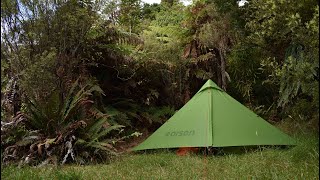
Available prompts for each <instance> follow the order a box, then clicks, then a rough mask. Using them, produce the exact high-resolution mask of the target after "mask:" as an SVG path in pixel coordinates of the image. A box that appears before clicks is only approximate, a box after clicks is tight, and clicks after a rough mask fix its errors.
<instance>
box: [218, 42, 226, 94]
mask: <svg viewBox="0 0 320 180" xmlns="http://www.w3.org/2000/svg"><path fill="white" fill-rule="evenodd" d="M219 54H220V72H219V74H220V75H221V84H219V86H220V87H221V88H222V89H223V90H225V91H226V89H227V81H226V60H225V57H226V53H225V51H224V50H222V49H221V48H219Z"/></svg>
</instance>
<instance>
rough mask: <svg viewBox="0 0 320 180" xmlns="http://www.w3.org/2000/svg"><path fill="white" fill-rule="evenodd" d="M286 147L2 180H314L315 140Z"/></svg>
mask: <svg viewBox="0 0 320 180" xmlns="http://www.w3.org/2000/svg"><path fill="white" fill-rule="evenodd" d="M295 138H296V139H297V140H298V145H297V146H295V147H293V148H289V149H276V148H267V149H263V150H255V151H251V152H248V153H242V154H234V153H228V154H225V155H219V156H203V155H189V156H183V157H180V156H177V155H175V153H174V151H169V150H157V151H151V152H150V151H148V153H146V152H143V153H139V154H137V153H135V154H134V153H132V154H126V155H123V156H120V157H118V158H116V159H114V160H113V162H111V163H110V164H100V165H89V166H76V165H70V166H62V167H53V166H47V167H44V168H35V167H23V168H18V167H14V166H9V167H5V168H1V178H2V179H59V180H60V179H62V180H63V179H93V180H98V179H319V142H318V140H319V136H318V135H316V136H310V135H309V136H307V135H300V136H297V137H295Z"/></svg>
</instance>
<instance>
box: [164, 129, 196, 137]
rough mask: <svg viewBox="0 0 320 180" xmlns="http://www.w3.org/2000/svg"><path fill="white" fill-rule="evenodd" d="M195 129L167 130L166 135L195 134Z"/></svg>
mask: <svg viewBox="0 0 320 180" xmlns="http://www.w3.org/2000/svg"><path fill="white" fill-rule="evenodd" d="M194 134H195V131H194V130H191V131H171V132H167V133H166V136H194Z"/></svg>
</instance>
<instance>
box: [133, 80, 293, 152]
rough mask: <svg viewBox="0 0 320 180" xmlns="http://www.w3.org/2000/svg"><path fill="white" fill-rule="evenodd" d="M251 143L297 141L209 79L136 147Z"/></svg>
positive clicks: (290, 142) (220, 145) (141, 148)
mask: <svg viewBox="0 0 320 180" xmlns="http://www.w3.org/2000/svg"><path fill="white" fill-rule="evenodd" d="M249 145H295V141H294V139H292V138H291V137H289V136H288V135H286V134H284V133H283V132H281V131H280V130H278V129H277V128H275V127H274V126H272V125H271V124H269V123H268V122H267V121H265V120H264V119H262V118H261V117H259V116H258V115H257V114H255V113H254V112H252V111H251V110H249V109H248V108H246V107H245V106H243V105H242V104H241V103H239V102H238V101H236V100H235V99H233V98H232V97H231V96H229V95H228V94H227V93H226V92H225V91H223V90H222V89H221V88H219V87H218V86H217V85H216V84H215V83H214V82H213V81H211V80H208V81H207V82H206V83H205V84H204V85H203V86H202V87H201V89H200V90H199V91H198V92H197V93H196V94H195V95H194V96H193V97H192V99H190V101H189V102H187V104H185V105H184V106H183V107H182V108H181V109H180V110H179V111H178V112H176V113H175V114H174V115H173V116H172V117H171V118H170V119H169V120H168V121H167V122H166V123H164V124H163V125H162V126H161V127H160V128H159V129H158V130H156V131H155V132H154V133H153V134H152V135H151V136H150V137H148V138H147V139H146V140H145V141H144V142H142V143H141V144H140V145H138V146H137V147H135V148H133V150H134V151H136V150H144V149H157V148H177V147H209V146H212V147H226V146H249Z"/></svg>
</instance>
